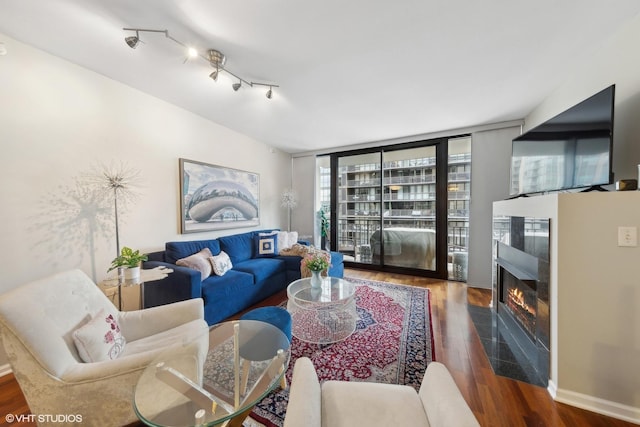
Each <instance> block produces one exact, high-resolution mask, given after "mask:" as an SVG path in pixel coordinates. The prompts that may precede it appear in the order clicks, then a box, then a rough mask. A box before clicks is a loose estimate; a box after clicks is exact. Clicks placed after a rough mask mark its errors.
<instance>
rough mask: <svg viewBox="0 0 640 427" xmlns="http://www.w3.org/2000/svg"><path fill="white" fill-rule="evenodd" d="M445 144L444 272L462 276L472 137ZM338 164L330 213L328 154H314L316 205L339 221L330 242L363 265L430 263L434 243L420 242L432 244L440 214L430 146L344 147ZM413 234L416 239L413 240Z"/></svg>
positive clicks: (422, 266) (430, 266)
mask: <svg viewBox="0 0 640 427" xmlns="http://www.w3.org/2000/svg"><path fill="white" fill-rule="evenodd" d="M447 151H448V156H447V192H446V193H447V209H446V215H447V230H446V233H447V251H446V254H447V266H448V278H449V279H452V280H461V281H466V273H467V271H466V269H467V249H468V236H469V200H470V196H471V195H470V185H471V181H470V180H471V137H470V136H465V137H459V138H451V139H449V140H448V141H447ZM337 165H338V166H337V168H338V170H337V185H336V187H337V194H336V196H337V200H336V218H333V217H331V209H330V206H331V196H332V194H331V162H330V156H320V157H318V158H317V172H318V176H317V182H318V183H319V186H318V193H319V194H318V196H319V197H318V198H317V206H318V209H321V210H323V211H324V212H325V215H326V216H327V217H328V218H329V219H330V224H331V227H337V228H336V236H337V242H336V244H334V245H332V248H333V250H338V251H340V252H342V253H343V254H344V255H345V260H346V261H352V262H356V263H360V264H363V265H367V264H370V265H391V266H396V267H407V268H412V269H424V270H435V260H434V259H432V258H429V257H433V256H434V253H435V251H433V248H431V252H429V251H430V249H428V248H427V249H425V248H424V246H425V245H431V246H433V245H435V243H434V242H435V240H434V238H433V237H432V236H431V235H432V234H434V233H435V230H436V216H437V209H436V193H437V190H436V188H437V182H436V170H437V169H436V149H435V146H420V147H417V148H407V149H402V150H395V151H381V152H374V153H365V154H356V155H346V156H342V157H339V158H338V162H337ZM380 235H383V236H384V239H381V238H380ZM398 239H401V240H402V241H399V240H398ZM410 240H413V241H414V243H415V244H416V245H418V246H421V247H415V248H412V247H410V246H409V244H408V243H407V242H408V241H410ZM425 242H427V243H425ZM381 246H384V248H383V249H382V248H381ZM425 250H426V252H428V255H427V256H426V258H425V256H424V254H425ZM403 251H404V252H403ZM382 253H384V256H383V257H381V255H382Z"/></svg>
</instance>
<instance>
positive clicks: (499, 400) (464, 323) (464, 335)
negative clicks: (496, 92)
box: [0, 269, 635, 427]
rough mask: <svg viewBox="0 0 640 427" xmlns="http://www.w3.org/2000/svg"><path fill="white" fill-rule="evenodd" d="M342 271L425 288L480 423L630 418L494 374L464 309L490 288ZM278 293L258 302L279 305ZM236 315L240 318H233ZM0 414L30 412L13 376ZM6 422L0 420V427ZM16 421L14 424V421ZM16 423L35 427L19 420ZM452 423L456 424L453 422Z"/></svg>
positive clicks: (602, 422)
mask: <svg viewBox="0 0 640 427" xmlns="http://www.w3.org/2000/svg"><path fill="white" fill-rule="evenodd" d="M345 275H347V276H351V277H359V278H362V279H369V280H380V281H386V282H391V283H399V284H405V285H412V286H421V287H427V288H429V289H430V290H431V291H432V293H431V312H432V322H433V332H434V343H435V355H436V360H438V361H439V362H442V363H444V364H445V365H446V366H447V367H448V368H449V370H450V372H451V374H452V375H453V377H454V379H455V382H456V384H457V385H458V387H459V388H460V390H461V391H462V394H463V395H464V397H465V399H466V401H467V402H468V404H469V406H470V407H471V409H472V411H473V413H474V414H475V416H476V417H477V418H478V421H479V422H480V424H481V425H482V426H491V427H502V426H504V427H519V426H526V427H534V426H540V427H555V426H558V427H561V426H566V427H574V426H580V427H582V426H593V427H601V426H602V427H604V426H612V427H622V426H634V425H635V424H631V423H628V422H624V421H621V420H617V419H615V418H610V417H606V416H603V415H599V414H595V413H593V412H589V411H585V410H582V409H578V408H575V407H572V406H568V405H564V404H561V403H557V402H554V401H553V399H552V398H551V396H550V395H549V393H548V392H547V390H546V389H545V388H541V387H536V386H533V385H530V384H526V383H523V382H519V381H514V380H511V379H508V378H505V377H500V376H497V375H495V374H494V373H493V370H492V368H491V365H490V364H489V361H488V359H487V357H486V355H485V353H484V350H483V348H482V344H481V342H480V339H479V337H478V334H477V333H476V330H475V327H474V325H473V322H472V321H471V319H470V317H469V314H468V312H467V305H468V304H471V305H478V306H483V307H486V306H488V305H489V303H490V301H491V292H490V291H489V290H481V289H475V288H467V286H466V285H464V284H462V283H457V282H445V281H441V280H435V279H428V278H422V277H416V276H406V275H400V274H389V273H380V272H370V271H364V270H354V269H348V270H347V271H346V272H345ZM285 297H286V293H284V291H283V292H280V293H279V294H277V295H274V296H272V297H270V298H269V299H267V300H265V301H264V302H263V303H262V304H260V305H272V304H277V303H278V302H280V301H282V300H283V298H285ZM234 317H238V316H234ZM0 408H1V410H0V412H2V414H14V415H18V414H28V413H29V412H28V408H27V405H26V403H25V401H24V397H23V396H22V394H21V392H20V389H19V387H18V385H17V383H16V381H15V379H14V378H13V375H6V376H4V377H2V378H0ZM5 425H11V424H7V423H6V421H5V417H4V416H2V417H1V418H0V426H5ZM14 425H15V424H14ZM19 425H20V427H27V426H29V427H30V426H34V425H35V424H33V423H26V422H25V423H19ZM452 427H454V426H452Z"/></svg>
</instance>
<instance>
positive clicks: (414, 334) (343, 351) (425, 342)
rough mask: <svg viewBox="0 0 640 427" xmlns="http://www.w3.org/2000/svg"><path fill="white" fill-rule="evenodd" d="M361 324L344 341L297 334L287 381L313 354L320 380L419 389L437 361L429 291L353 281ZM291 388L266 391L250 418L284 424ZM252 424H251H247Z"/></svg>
mask: <svg viewBox="0 0 640 427" xmlns="http://www.w3.org/2000/svg"><path fill="white" fill-rule="evenodd" d="M347 279H348V280H350V281H352V282H354V283H355V284H356V285H357V286H356V307H357V312H358V316H359V319H358V322H357V325H356V331H355V332H354V333H353V334H352V335H351V336H350V337H348V338H347V339H345V340H344V341H341V342H338V343H335V344H329V345H323V346H320V345H316V344H309V343H306V342H303V341H300V340H298V339H297V338H295V337H294V338H293V339H292V342H291V363H290V364H289V369H288V370H287V374H286V375H287V380H288V381H289V383H290V382H291V373H292V370H293V365H294V364H295V361H296V359H297V358H298V357H303V356H305V357H308V358H310V359H311V360H312V361H313V365H314V366H315V368H316V372H317V373H318V378H319V379H320V381H323V380H329V379H334V380H343V381H371V382H380V383H389V384H406V385H409V386H413V387H415V388H416V390H417V389H418V388H419V387H420V382H421V381H422V376H423V375H424V371H425V369H426V368H427V364H428V363H429V362H431V361H432V360H434V349H433V331H432V327H431V310H430V305H429V290H428V289H426V288H417V287H413V286H403V285H394V284H391V283H386V282H377V281H370V280H361V279H352V278H347ZM288 397H289V394H288V391H287V390H280V389H279V390H277V391H274V392H272V393H271V394H269V395H267V397H265V398H264V399H263V400H262V401H261V402H260V403H259V404H258V405H256V407H255V408H254V410H253V412H252V414H251V418H252V419H253V420H255V421H257V422H258V423H259V424H251V425H260V424H263V425H265V426H267V427H276V426H282V424H283V422H284V416H285V412H286V409H287V401H288ZM245 425H247V424H245Z"/></svg>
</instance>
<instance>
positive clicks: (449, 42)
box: [0, 0, 640, 153]
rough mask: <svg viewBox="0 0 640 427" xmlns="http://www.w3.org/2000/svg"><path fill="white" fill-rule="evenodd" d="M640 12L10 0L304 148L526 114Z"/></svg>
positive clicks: (505, 4) (23, 35)
mask: <svg viewBox="0 0 640 427" xmlns="http://www.w3.org/2000/svg"><path fill="white" fill-rule="evenodd" d="M638 13H640V2H638V1H637V0H609V1H607V2H603V1H602V0H563V1H561V0H539V1H535V2H533V1H527V2H524V1H519V0H516V1H509V0H486V1H477V0H400V1H395V2H394V1H388V0H386V1H382V0H350V1H344V0H341V1H338V0H324V1H321V2H319V1H313V2H312V1H309V0H296V1H283V0H271V1H265V0H245V1H231V0H226V1H220V0H108V1H105V0H56V1H51V0H4V1H3V2H2V3H1V4H0V33H4V34H5V35H8V36H10V37H13V38H15V39H17V40H19V41H22V42H25V43H28V44H31V45H33V46H36V47H38V48H40V49H43V50H45V51H47V52H50V53H52V54H54V55H57V56H60V57H62V58H65V59H67V60H69V61H71V62H73V63H76V64H79V65H81V66H83V67H86V68H88V69H91V70H94V71H96V72H98V73H100V74H103V75H105V76H107V77H110V78H112V79H114V80H117V81H120V82H122V83H125V84H127V85H129V86H132V87H134V88H137V89H139V90H141V91H143V92H146V93H148V94H151V95H153V96H156V97H158V98H160V99H163V100H166V101H168V102H170V103H172V104H175V105H178V106H180V107H182V108H185V109H186V110H189V111H192V112H194V113H196V114H198V115H200V116H202V117H205V118H208V119H210V120H212V121H213V122H216V123H219V124H221V125H223V126H226V127H228V128H231V129H234V130H236V131H238V132H241V133H243V134H245V135H249V136H251V137H253V138H255V139H257V140H259V141H262V142H264V143H266V144H269V145H270V146H273V147H276V148H278V149H281V150H284V151H287V152H291V153H296V152H304V151H310V150H326V149H330V148H332V147H338V146H345V145H352V144H361V143H367V142H374V141H382V140H387V139H395V138H402V137H408V136H412V135H421V134H427V133H432V132H440V131H446V130H451V129H460V128H465V127H469V126H476V125H483V124H490V123H497V122H503V121H509V120H514V119H522V118H523V117H524V116H526V115H527V114H528V113H529V112H530V111H531V110H532V109H533V108H534V107H535V106H536V105H538V104H539V103H540V102H541V101H542V100H543V99H544V98H545V97H546V96H548V95H549V94H550V93H551V92H552V91H553V90H554V89H555V88H556V87H557V86H558V85H560V84H561V83H562V82H563V81H565V80H566V79H567V78H568V76H571V75H572V74H574V73H576V72H578V70H577V69H576V64H577V63H578V62H579V61H580V60H581V59H582V58H584V57H587V56H589V55H592V54H593V53H594V52H595V51H596V50H597V49H598V47H599V46H601V45H602V43H604V42H605V41H606V39H607V38H609V37H610V36H612V35H613V34H614V33H615V32H617V31H618V30H619V29H620V28H621V26H623V25H624V24H625V23H626V22H628V21H630V20H632V19H633V18H634V17H635V16H636V15H638ZM123 27H134V28H147V29H159V30H165V29H166V30H168V31H169V34H170V35H171V36H172V37H174V38H175V39H177V40H179V41H181V42H184V43H185V44H188V45H193V46H194V47H196V48H197V49H198V50H199V51H200V52H201V53H204V52H206V50H208V49H211V48H215V49H217V50H220V51H222V52H223V53H224V54H225V55H226V56H227V63H226V67H227V68H228V69H229V70H230V71H232V72H233V73H235V74H236V75H238V76H240V77H242V78H243V79H245V80H248V81H259V82H265V83H274V84H277V85H279V86H280V87H279V88H275V89H274V96H273V98H272V99H267V98H266V97H265V93H266V88H264V87H253V88H249V87H244V88H241V89H240V90H239V91H238V92H234V91H233V90H232V88H231V84H232V83H233V82H234V80H233V78H231V76H228V75H227V76H226V77H225V76H223V77H222V78H220V79H219V80H218V82H214V81H212V80H211V79H209V77H208V75H209V73H210V72H211V71H212V70H213V69H212V67H211V66H210V64H209V63H208V62H207V61H205V60H203V59H199V58H196V59H190V60H188V61H186V62H185V61H184V60H185V54H184V49H183V48H182V47H181V46H179V45H178V44H176V43H173V42H172V41H171V40H169V39H167V38H165V37H164V35H162V34H145V33H141V34H140V38H141V39H142V41H143V42H144V43H143V44H140V45H139V46H138V48H136V49H130V48H129V47H128V46H127V45H126V44H125V42H124V37H125V36H129V35H133V34H132V33H130V32H126V31H123V30H122V28H123ZM0 42H2V40H1V36H0ZM8 55H11V52H8Z"/></svg>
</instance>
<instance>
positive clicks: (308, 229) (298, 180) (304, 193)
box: [291, 156, 316, 243]
mask: <svg viewBox="0 0 640 427" xmlns="http://www.w3.org/2000/svg"><path fill="white" fill-rule="evenodd" d="M292 170H293V172H292V174H293V177H294V178H293V179H292V187H293V189H294V190H295V192H296V194H297V195H298V206H297V207H296V208H295V209H294V210H293V212H292V214H291V217H292V221H291V223H292V227H291V228H292V231H297V232H298V233H299V235H300V236H313V235H314V234H315V233H314V227H315V218H316V214H315V211H316V209H315V190H316V158H315V156H306V157H297V158H294V159H293V166H292ZM312 243H316V242H313V241H312Z"/></svg>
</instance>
